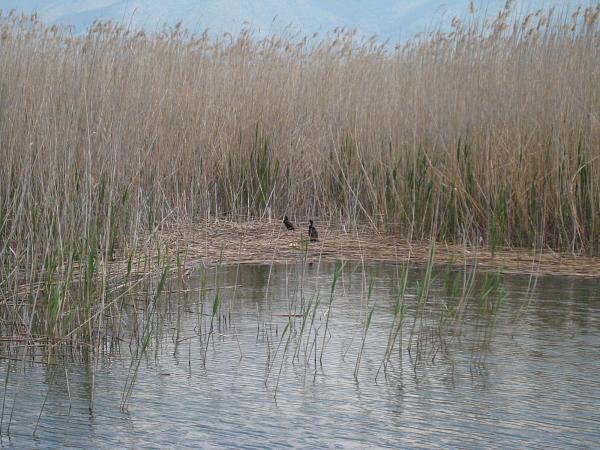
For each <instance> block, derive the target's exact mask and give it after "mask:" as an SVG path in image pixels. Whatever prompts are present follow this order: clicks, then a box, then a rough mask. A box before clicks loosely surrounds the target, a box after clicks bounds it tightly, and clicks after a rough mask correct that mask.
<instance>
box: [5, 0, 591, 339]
mask: <svg viewBox="0 0 600 450" xmlns="http://www.w3.org/2000/svg"><path fill="white" fill-rule="evenodd" d="M599 16H600V5H596V6H593V7H589V8H578V9H576V10H571V11H567V10H564V11H549V12H541V11H537V12H532V13H531V14H528V15H526V16H522V17H518V18H514V16H513V15H511V12H510V2H508V4H507V7H506V9H505V10H503V11H502V12H500V13H499V14H498V16H497V17H495V18H492V19H489V20H483V19H480V18H478V16H476V15H473V16H469V17H467V18H465V19H464V20H459V19H455V20H454V21H453V22H452V28H451V30H450V31H447V32H444V31H434V32H431V33H428V34H425V35H423V36H420V37H417V38H415V39H414V40H411V41H409V42H407V43H405V44H399V45H397V46H396V47H395V48H391V47H390V45H389V44H386V43H380V42H379V41H378V40H377V39H376V38H372V39H362V38H359V37H357V35H356V33H355V32H353V31H348V30H344V29H338V30H334V31H332V32H330V33H328V34H324V35H314V36H300V35H277V36H270V37H268V38H258V37H256V36H255V35H254V34H253V32H252V31H251V30H245V31H242V32H241V33H239V34H238V35H236V36H232V35H229V34H225V35H222V36H217V37H213V36H210V35H209V34H208V33H204V34H202V35H197V36H195V35H190V34H189V33H188V32H187V31H185V30H183V29H182V28H181V27H180V26H176V27H174V28H165V29H164V30H163V31H161V32H159V33H155V34H151V35H148V34H145V33H144V32H142V31H135V30H128V29H126V28H125V27H123V26H121V25H117V24H113V23H98V24H95V25H94V26H93V27H91V28H90V30H89V31H88V32H87V34H85V35H84V36H73V35H71V34H70V33H69V32H68V30H65V29H61V28H59V27H56V26H53V27H46V26H44V25H43V24H42V23H41V22H40V21H39V20H38V19H37V18H36V17H35V16H32V17H24V16H18V15H15V14H14V13H9V14H5V15H2V16H0V60H1V61H2V65H1V67H0V161H1V164H0V294H1V298H2V300H0V301H2V302H3V305H5V306H7V307H8V308H4V309H3V317H2V320H3V323H8V324H12V325H11V326H10V327H7V328H6V329H5V330H4V331H5V332H8V333H10V334H11V335H12V334H13V332H14V334H15V335H19V336H21V335H23V334H24V333H25V334H27V333H31V332H32V327H33V328H34V329H37V330H38V332H39V333H41V334H44V335H47V336H51V337H53V338H56V337H61V336H62V337H64V336H74V335H72V333H73V332H74V330H78V331H77V334H76V335H77V336H80V337H81V338H82V339H89V340H94V339H96V340H97V339H98V338H99V332H98V329H99V328H100V327H101V320H102V317H104V315H105V313H107V312H108V311H112V310H114V309H115V308H118V307H119V301H118V299H119V298H120V297H119V296H118V295H120V294H117V293H118V292H120V290H123V289H128V287H130V283H131V282H132V274H134V273H140V274H144V273H151V274H160V273H162V272H163V270H164V267H165V265H166V264H167V263H168V262H169V261H171V259H170V258H171V256H173V258H175V259H176V260H177V263H178V264H177V267H180V262H181V261H180V259H179V257H180V256H181V255H183V254H186V252H188V250H186V249H185V247H186V246H187V245H188V244H189V245H190V248H192V249H193V250H194V251H195V252H197V255H198V256H199V257H200V256H202V252H203V251H204V252H208V250H206V249H207V248H208V247H207V245H208V244H207V242H209V241H208V240H207V239H202V238H200V237H198V238H195V237H194V236H191V235H189V234H188V235H186V234H185V233H189V232H190V231H189V230H193V227H191V225H190V224H193V223H197V222H198V221H200V220H204V221H206V223H212V222H213V221H214V220H215V218H223V217H225V218H228V219H229V220H232V221H234V222H245V221H249V220H263V221H264V220H268V219H271V220H273V219H274V218H278V217H280V216H281V215H283V214H284V213H287V214H288V215H290V216H291V217H293V218H294V219H295V218H296V217H318V218H320V221H321V223H324V222H327V223H337V224H340V229H336V228H335V227H334V228H332V229H331V232H327V231H326V229H325V230H323V231H325V234H324V235H323V242H322V244H320V245H321V247H322V248H321V250H320V253H322V254H325V255H327V254H328V252H337V253H338V254H340V253H341V254H342V255H345V256H347V257H356V256H358V255H361V256H364V257H368V258H371V259H378V258H379V259H381V258H383V259H386V258H388V257H389V258H390V259H391V256H390V255H391V253H392V252H394V255H396V254H397V253H396V252H399V253H402V251H401V250H402V248H401V247H399V246H398V242H405V244H404V245H405V248H404V249H405V250H406V249H410V251H411V254H412V255H413V256H415V255H418V254H419V246H418V245H416V246H412V244H411V243H412V242H422V241H436V242H442V243H445V242H448V243H449V246H450V247H449V248H454V247H452V245H458V246H462V254H463V255H464V254H465V245H466V247H467V248H470V247H473V246H480V245H483V246H484V247H485V248H487V249H488V250H487V251H489V255H490V256H488V259H490V260H494V258H498V255H501V252H502V250H501V249H502V248H517V247H524V248H531V249H544V254H545V255H550V256H545V258H550V259H552V258H554V260H553V261H555V263H554V264H555V265H554V269H553V270H554V273H562V272H561V271H563V272H564V270H568V269H563V267H569V265H573V266H575V265H578V264H579V265H578V268H577V269H576V271H577V272H578V273H579V272H581V273H584V272H585V273H589V274H593V275H596V273H595V272H594V271H593V270H594V269H593V268H590V267H587V265H588V264H595V262H594V260H592V259H589V260H588V259H583V258H582V259H577V260H576V259H575V258H572V257H561V256H556V255H552V254H549V253H548V252H547V250H546V249H551V250H552V251H563V252H565V251H566V252H570V253H571V254H585V255H588V256H597V255H598V254H599V253H600V245H599V242H600V239H598V238H599V237H600V236H599V234H600V233H599V231H600V215H599V213H600V178H599V177H598V171H599V170H600V169H599V164H598V160H599V157H600V91H599V90H598V86H600V29H599V26H598V23H599V22H598V18H599ZM171 223H177V224H180V226H181V227H182V228H181V230H180V231H177V232H171V231H170V232H169V233H166V232H165V231H164V230H166V229H168V228H169V224H171ZM270 223H272V222H270ZM362 224H367V225H368V227H369V230H370V231H369V232H368V233H369V236H370V238H369V239H367V238H366V237H365V239H361V238H360V237H359V238H358V239H354V236H355V234H356V233H359V234H360V233H365V231H361V226H362ZM261 226H262V225H261ZM273 226H275V225H273ZM186 227H188V228H186ZM190 227H191V228H190ZM211 227H212V225H211ZM218 227H224V225H223V222H219V225H218ZM230 227H235V223H233V224H231V225H230ZM226 229H229V228H227V227H226ZM339 230H342V231H343V230H346V231H348V233H347V235H345V236H346V237H343V238H339V239H342V240H344V239H345V240H344V242H343V245H342V244H340V245H339V246H337V247H336V245H337V244H336V242H337V241H336V239H338V236H340V231H339ZM352 230H358V231H356V233H355V232H354V231H352ZM213 231H214V228H210V229H209V230H208V231H205V232H204V235H205V236H206V237H210V240H211V241H212V242H211V245H213V246H214V248H218V249H219V251H222V252H223V253H224V254H225V255H229V254H228V252H229V251H231V252H234V253H236V257H237V258H242V257H244V255H250V256H249V257H247V258H245V260H247V261H249V262H250V261H256V260H261V259H263V260H264V259H266V258H265V254H266V252H265V249H264V248H263V246H264V247H267V246H269V247H270V249H271V258H270V259H269V260H271V259H273V256H272V255H273V243H272V241H269V240H268V239H263V238H264V236H263V234H265V235H268V233H269V231H268V230H267V232H266V233H263V230H261V229H258V230H255V232H254V233H252V234H250V235H249V236H248V238H247V239H240V237H239V236H237V235H233V236H231V235H227V234H223V235H219V234H217V235H215V236H213V235H212V234H211V233H212V232H213ZM217 232H218V230H217ZM178 233H179V234H178ZM377 233H380V234H377ZM271 234H272V233H271ZM374 235H375V236H377V237H376V239H375V238H373V236H374ZM156 236H158V239H157V238H156ZM177 236H184V238H183V239H181V238H178V237H177ZM257 236H258V237H257ZM385 236H388V237H385ZM392 236H400V237H401V238H400V240H399V241H398V240H397V239H396V238H392ZM218 239H222V241H219V240H218ZM162 241H164V242H166V243H167V244H169V245H170V244H175V248H173V246H170V247H169V248H170V251H172V252H173V253H171V254H170V256H169V257H168V258H163V256H164V253H163V254H161V251H162V250H161V245H160V244H159V245H158V246H156V242H159V243H160V242H162ZM352 242H355V244H351V243H352ZM377 242H380V243H379V244H377ZM178 243H181V244H182V245H183V247H178V246H177V245H178ZM232 243H235V244H234V245H235V247H234V248H235V250H230V249H231V248H232V247H231V245H232ZM290 243H293V242H290ZM358 244H360V245H358ZM363 244H364V245H363ZM352 245H354V247H352ZM357 245H358V247H357ZM203 246H204V247H203ZM253 246H257V247H260V248H254V247H253ZM315 247H316V246H312V245H311V247H310V248H311V249H315ZM342 247H343V248H344V249H340V248H342ZM296 251H297V250H296V249H295V248H294V247H289V248H286V249H285V251H284V250H283V247H278V250H277V252H278V253H277V252H276V253H275V256H276V257H277V258H278V259H280V260H281V259H285V256H286V255H287V254H289V255H291V254H292V253H293V252H296ZM311 251H312V250H311ZM285 252H288V253H285ZM344 252H345V253H344ZM458 253H459V254H460V253H461V251H459V252H458ZM485 254H486V253H485V252H483V253H481V254H480V255H481V256H482V258H481V259H482V260H484V259H485ZM511 254H512V252H511ZM536 254H538V255H539V254H540V252H539V251H536ZM381 255H384V256H381ZM514 255H516V253H515V254H512V256H511V255H506V256H507V259H509V260H511V261H512V264H514V266H513V267H514V268H515V270H521V269H522V265H520V262H519V261H518V258H517V257H515V256H514ZM227 257H228V258H229V256H227ZM395 257H396V256H395ZM540 258H542V257H540ZM530 261H531V258H529V259H527V260H526V262H525V265H528V264H529V263H530ZM171 268H172V269H174V268H175V266H171ZM549 273H552V272H549ZM115 295H116V296H117V297H116V299H117V300H115ZM37 323H43V324H44V326H43V327H39V326H34V325H33V324H37ZM13 328H14V329H13ZM94 335H95V336H96V338H93V336H94Z"/></svg>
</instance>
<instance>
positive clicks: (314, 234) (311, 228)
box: [308, 220, 319, 242]
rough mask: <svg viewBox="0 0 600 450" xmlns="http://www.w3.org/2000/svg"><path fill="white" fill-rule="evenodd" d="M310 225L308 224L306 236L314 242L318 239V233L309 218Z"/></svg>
mask: <svg viewBox="0 0 600 450" xmlns="http://www.w3.org/2000/svg"><path fill="white" fill-rule="evenodd" d="M309 222H310V225H309V226H308V237H309V238H310V241H311V242H316V241H318V240H319V233H317V229H316V228H315V226H314V225H313V221H312V220H309Z"/></svg>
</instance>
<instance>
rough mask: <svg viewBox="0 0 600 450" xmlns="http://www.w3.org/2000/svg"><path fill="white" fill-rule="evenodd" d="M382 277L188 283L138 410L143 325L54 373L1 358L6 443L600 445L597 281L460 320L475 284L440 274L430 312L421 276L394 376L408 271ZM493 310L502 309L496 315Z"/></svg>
mask: <svg viewBox="0 0 600 450" xmlns="http://www.w3.org/2000/svg"><path fill="white" fill-rule="evenodd" d="M367 269H368V270H367V273H364V272H363V270H362V266H361V265H360V264H348V265H347V266H346V267H345V269H344V272H343V276H342V277H340V279H339V280H338V281H337V284H336V288H335V291H334V295H333V296H330V294H331V286H332V282H333V278H334V277H333V273H334V266H333V265H329V264H322V265H318V264H314V265H313V266H311V267H302V266H297V265H294V266H287V267H286V266H274V267H269V266H239V267H236V266H233V267H229V268H223V267H219V268H212V269H210V270H207V271H202V273H203V275H202V276H200V275H199V276H198V277H197V278H194V279H192V280H188V281H186V282H185V283H184V284H179V283H173V284H172V285H171V286H170V290H171V291H173V292H174V293H172V294H170V295H168V296H166V297H165V299H163V301H162V302H161V303H160V307H159V308H158V310H157V313H156V317H155V318H154V319H153V323H154V326H155V329H154V336H155V337H154V339H153V340H152V342H151V344H150V346H149V348H148V351H147V352H146V353H145V354H144V355H143V356H142V357H141V358H142V360H141V363H140V370H139V373H138V378H137V380H136V382H135V385H134V388H133V396H132V398H131V400H130V402H129V408H128V412H121V411H120V410H119V405H120V404H121V401H122V397H123V390H124V387H125V380H126V379H127V377H128V374H130V367H131V359H130V356H129V355H128V351H129V342H128V339H132V341H133V342H139V335H136V333H134V332H133V329H134V328H133V325H132V324H133V323H134V322H135V321H136V320H138V318H135V320H134V315H133V314H130V315H128V316H127V320H125V323H128V324H129V325H128V326H129V327H130V328H128V329H129V334H127V333H125V332H124V333H123V334H122V335H121V336H120V339H121V340H122V341H123V342H121V345H120V348H121V353H120V354H117V355H103V356H98V357H89V356H85V357H83V356H77V355H74V356H75V357H69V356H68V355H64V359H65V363H64V364H58V365H53V366H48V365H44V364H37V363H34V364H26V365H22V364H21V363H17V362H15V361H9V360H5V359H3V360H0V386H1V387H2V393H3V394H2V395H3V413H2V436H1V438H0V439H1V440H0V445H1V446H2V448H22V447H27V448H33V447H69V446H71V447H86V448H96V447H97V448H106V447H124V448H139V447H146V446H152V447H176V448H180V447H224V448H229V447H244V448H285V447H319V448H322V447H336V446H354V447H374V446H378V447H390V448H399V447H420V446H426V447H457V446H458V447H472V448H480V447H483V446H485V447H502V448H504V447H507V446H518V447H523V446H528V447H531V446H543V447H548V446H558V447H576V448H577V447H593V446H595V445H596V444H597V442H599V441H600V431H598V427H597V424H598V423H599V421H600V413H598V411H599V410H600V408H599V407H600V386H599V384H600V381H598V380H599V379H598V377H597V374H598V373H600V372H599V369H600V360H599V359H598V358H597V355H596V353H597V349H598V347H599V344H600V301H599V296H600V292H599V290H598V288H597V287H596V284H595V283H594V282H593V281H582V280H578V279H569V278H542V279H540V280H539V281H538V283H537V289H536V290H535V291H534V292H531V291H530V290H529V289H528V286H529V284H530V283H529V279H528V277H504V278H503V279H502V281H501V283H500V284H499V285H497V286H496V290H490V288H491V287H493V286H494V284H493V283H494V282H493V281H490V278H488V279H486V278H485V276H483V275H480V276H478V277H477V279H476V280H474V282H473V284H472V291H470V292H471V297H470V299H469V302H468V303H467V304H466V306H465V308H464V311H463V313H462V316H461V320H460V322H456V323H452V321H451V319H450V318H451V317H454V316H451V315H450V314H449V313H448V311H454V312H456V311H458V310H459V309H458V308H459V307H460V305H461V299H462V298H463V293H464V286H465V284H466V281H465V280H468V276H469V275H468V274H464V273H462V272H453V271H444V270H440V271H437V272H436V273H434V274H433V277H432V280H433V281H432V284H431V286H430V292H429V295H428V296H427V301H426V302H424V303H422V304H421V305H420V306H419V305H417V299H418V298H419V289H422V287H423V280H424V277H425V276H426V274H425V272H424V271H422V270H421V271H411V272H410V273H409V278H408V283H407V290H406V295H405V300H406V311H405V319H404V322H403V325H402V328H401V332H400V333H399V339H398V340H397V342H396V343H395V347H394V350H393V352H392V354H391V357H390V358H389V360H388V362H387V364H386V365H385V366H384V365H383V364H382V363H383V361H384V355H385V352H386V348H388V345H389V335H390V328H391V327H392V324H393V322H394V317H395V315H396V313H397V298H398V297H397V291H398V284H399V273H400V271H399V268H397V267H393V266H377V267H368V268H367ZM371 280H373V281H372V292H371V296H370V297H369V294H368V291H369V285H370V284H371ZM202 286H205V287H206V292H205V293H204V294H203V293H202V292H199V289H200V288H201V287H202ZM217 287H218V289H217ZM488 291H489V292H488ZM486 292H487V293H486ZM217 293H218V295H217ZM217 297H218V298H219V302H218V305H217V306H218V308H217V310H218V311H217V312H216V314H215V315H214V316H213V314H212V313H213V307H214V305H215V299H216V298H217ZM331 300H332V307H331V313H330V321H329V323H328V325H327V332H325V328H326V326H325V322H326V317H327V311H328V308H329V303H330V301H331ZM494 302H498V304H500V307H499V309H497V310H493V311H491V310H490V305H492V306H493V305H494V304H496V303H494ZM124 311H128V310H127V308H124ZM370 311H372V320H371V323H370V326H369V327H368V330H367V333H366V338H365V339H364V347H363V344H362V342H363V338H364V336H365V324H366V323H367V321H368V317H369V312H370ZM211 322H212V328H211ZM303 324H304V329H303ZM124 326H125V325H124ZM411 331H413V333H412V337H411ZM132 336H133V337H132ZM324 337H325V339H323V338H324ZM323 346H324V347H325V348H324V349H323ZM361 347H362V348H363V353H362V358H361V361H360V371H359V372H358V377H357V379H355V377H354V373H355V369H356V364H357V360H358V359H359V354H360V351H361ZM132 348H133V349H135V345H134V346H133V347H132ZM408 349H410V353H409V351H408ZM321 353H323V357H322V364H321V357H320V356H321ZM9 369H10V372H8V376H7V371H8V370H9ZM384 369H385V371H384ZM6 380H7V381H8V383H6ZM275 393H277V396H276V399H275V395H274V394H275ZM40 413H41V414H40ZM38 419H39V420H38ZM9 425H10V430H8V426H9ZM34 429H35V436H33V430H34ZM8 431H10V434H8Z"/></svg>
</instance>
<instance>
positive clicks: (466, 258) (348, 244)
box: [152, 220, 600, 278]
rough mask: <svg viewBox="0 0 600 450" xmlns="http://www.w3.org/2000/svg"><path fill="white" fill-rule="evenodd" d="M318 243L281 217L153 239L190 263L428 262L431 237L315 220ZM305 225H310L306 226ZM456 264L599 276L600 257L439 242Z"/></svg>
mask: <svg viewBox="0 0 600 450" xmlns="http://www.w3.org/2000/svg"><path fill="white" fill-rule="evenodd" d="M316 227H317V229H318V232H319V241H318V242H308V249H306V247H305V246H306V244H307V230H308V226H306V227H305V226H304V224H302V226H301V228H300V229H298V228H297V229H296V230H295V231H288V230H286V228H285V227H284V225H283V223H282V222H280V221H279V220H272V221H260V222H259V221H252V222H233V221H228V220H214V221H202V222H195V223H192V224H173V223H170V224H165V225H164V226H163V227H162V228H161V229H159V230H157V231H156V232H154V233H153V235H152V240H153V241H155V242H156V243H158V244H159V245H160V247H161V248H166V249H168V250H169V251H173V250H175V249H179V251H183V252H185V254H186V257H185V259H186V261H187V264H186V265H189V264H190V262H196V261H204V262H209V263H213V262H219V261H220V262H221V263H224V264H271V263H286V262H287V263H289V262H302V261H303V260H305V261H307V262H316V261H318V260H322V261H335V260H339V259H341V260H350V261H359V262H360V261H364V262H382V263H386V262H387V263H410V264H416V265H422V264H427V262H428V260H429V253H430V249H431V242H430V241H415V240H413V241H411V242H409V241H408V239H407V238H406V237H403V236H400V235H395V234H381V233H377V232H375V231H374V230H373V229H372V228H371V227H368V226H361V225H358V226H356V227H353V229H352V230H345V229H344V228H343V227H342V226H340V225H332V224H327V223H325V222H317V223H316ZM305 228H306V229H305ZM449 263H452V264H453V265H454V267H455V268H459V267H473V266H475V265H476V266H477V268H478V270H482V271H485V272H500V273H504V274H521V275H549V276H572V277H584V278H594V277H600V258H594V257H588V256H578V255H573V254H570V253H561V252H555V251H552V250H550V249H543V250H541V251H540V250H536V251H533V250H530V249H510V248H500V249H498V250H497V251H496V252H495V253H494V254H493V255H492V252H491V251H490V250H489V249H488V248H486V247H476V248H475V247H465V246H461V245H456V244H447V243H443V242H441V243H440V242H437V243H436V244H435V254H434V265H437V266H440V265H447V264H449Z"/></svg>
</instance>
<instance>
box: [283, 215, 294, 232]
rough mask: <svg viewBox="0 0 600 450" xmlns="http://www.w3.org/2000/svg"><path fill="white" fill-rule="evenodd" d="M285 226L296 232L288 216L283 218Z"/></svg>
mask: <svg viewBox="0 0 600 450" xmlns="http://www.w3.org/2000/svg"><path fill="white" fill-rule="evenodd" d="M283 224H284V225H285V227H286V228H287V229H288V230H290V231H294V229H295V228H294V225H292V222H290V221H289V220H288V216H283Z"/></svg>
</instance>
